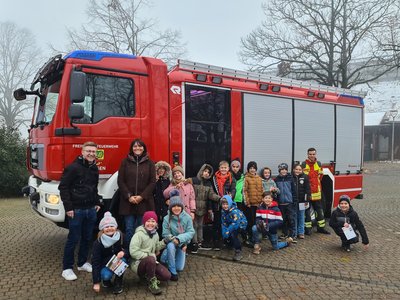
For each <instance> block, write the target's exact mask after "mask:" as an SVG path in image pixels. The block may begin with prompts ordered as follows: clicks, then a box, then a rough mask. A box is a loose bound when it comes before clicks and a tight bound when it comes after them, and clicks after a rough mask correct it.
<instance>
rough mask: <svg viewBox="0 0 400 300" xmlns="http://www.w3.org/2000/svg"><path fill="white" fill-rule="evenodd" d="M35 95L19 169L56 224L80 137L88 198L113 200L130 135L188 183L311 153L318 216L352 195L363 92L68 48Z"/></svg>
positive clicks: (358, 170)
mask: <svg viewBox="0 0 400 300" xmlns="http://www.w3.org/2000/svg"><path fill="white" fill-rule="evenodd" d="M26 95H35V96H36V97H35V106H34V112H33V116H32V123H31V126H30V129H29V146H28V151H27V165H28V168H29V170H30V172H31V173H32V175H31V176H30V179H29V189H28V190H26V192H27V193H28V194H29V198H30V202H31V205H32V207H33V208H34V209H35V210H36V211H37V212H38V213H39V214H40V215H42V216H44V217H45V218H47V219H50V220H52V221H53V222H55V223H57V224H63V223H64V219H65V211H64V208H63V204H62V201H61V199H60V197H59V191H58V184H59V180H60V178H61V175H62V172H63V170H64V168H65V166H67V165H68V164H70V163H71V162H72V161H73V160H74V159H75V158H76V156H77V155H79V154H80V152H81V146H82V144H83V143H84V142H86V141H89V140H90V141H94V142H95V143H97V144H98V150H97V164H98V168H99V170H100V183H99V193H100V195H101V196H102V197H103V200H104V203H105V205H106V206H108V205H110V203H111V202H112V200H113V199H114V201H115V200H117V195H118V185H117V177H118V168H119V165H120V162H121V160H122V159H123V158H124V157H125V156H126V155H127V153H128V151H129V149H128V148H129V145H130V142H131V141H132V140H133V139H134V138H141V139H142V140H143V141H144V142H145V143H146V145H147V147H148V151H149V154H150V158H151V159H152V160H153V161H155V162H156V161H158V160H165V161H168V162H169V163H171V164H180V165H182V166H183V167H184V169H185V172H186V176H195V175H196V174H197V171H198V169H199V168H200V167H201V165H202V164H203V163H204V162H207V163H210V164H212V165H213V166H214V168H215V169H216V168H217V167H218V162H219V161H221V160H228V161H229V160H231V159H233V158H236V157H239V158H240V159H241V161H242V163H243V165H246V164H247V162H249V161H250V160H254V161H256V162H257V163H258V165H259V166H260V167H264V166H268V167H270V168H271V169H272V170H273V175H276V174H277V166H278V164H280V163H282V162H286V163H288V164H289V167H291V165H292V164H293V163H295V162H301V161H303V160H304V159H305V158H306V156H307V149H308V148H310V147H315V148H316V149H317V159H318V160H319V161H321V162H322V165H323V167H324V169H323V170H324V177H323V180H322V184H323V192H324V198H325V205H326V209H327V210H328V211H330V210H331V208H332V207H335V206H336V205H337V204H338V199H339V197H340V196H341V195H342V194H348V195H350V197H352V198H354V197H356V196H360V194H361V193H362V145H363V108H364V105H363V97H364V96H365V94H364V93H362V92H357V91H351V90H347V89H341V88H335V87H328V86H323V85H316V84H310V83H306V82H301V81H296V80H291V79H285V78H279V77H271V76H267V75H263V74H256V73H251V72H243V71H237V70H233V69H227V68H222V67H216V66H211V65H206V64H200V63H195V62H190V61H183V60H180V61H178V64H177V65H176V66H175V67H174V68H173V69H172V70H171V71H169V72H168V69H167V65H166V64H165V63H164V62H162V61H161V60H159V59H155V58H148V57H137V56H134V55H127V54H118V53H107V52H96V51H73V52H71V53H69V54H68V55H65V56H62V55H57V56H55V57H53V58H51V59H50V60H49V61H48V62H47V63H46V64H45V65H44V66H43V67H42V68H41V69H40V70H39V71H38V73H37V75H36V76H35V78H34V80H33V82H32V85H31V88H30V90H24V89H18V90H16V91H15V92H14V97H15V98H16V99H17V100H23V99H25V98H26Z"/></svg>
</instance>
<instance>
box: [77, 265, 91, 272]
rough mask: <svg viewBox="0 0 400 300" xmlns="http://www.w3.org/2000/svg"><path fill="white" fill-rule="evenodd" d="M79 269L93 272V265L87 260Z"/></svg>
mask: <svg viewBox="0 0 400 300" xmlns="http://www.w3.org/2000/svg"><path fill="white" fill-rule="evenodd" d="M78 271H86V272H88V273H92V265H91V264H90V263H88V262H85V263H84V264H83V265H82V266H80V267H78Z"/></svg>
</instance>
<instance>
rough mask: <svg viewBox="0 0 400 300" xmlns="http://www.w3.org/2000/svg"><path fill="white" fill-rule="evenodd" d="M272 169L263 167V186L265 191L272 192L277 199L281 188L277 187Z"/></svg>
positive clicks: (261, 173)
mask: <svg viewBox="0 0 400 300" xmlns="http://www.w3.org/2000/svg"><path fill="white" fill-rule="evenodd" d="M271 174H272V171H271V169H270V168H268V167H265V168H262V169H261V172H260V176H261V180H262V186H263V191H264V192H271V193H272V198H274V199H277V198H278V194H279V189H278V188H277V187H276V183H275V181H274V180H273V179H272V176H271Z"/></svg>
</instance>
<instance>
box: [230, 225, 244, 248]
mask: <svg viewBox="0 0 400 300" xmlns="http://www.w3.org/2000/svg"><path fill="white" fill-rule="evenodd" d="M239 232H242V230H241V229H238V230H234V231H232V232H231V234H230V235H229V239H230V240H231V243H232V247H233V249H235V250H237V251H241V250H242V243H241V242H240V240H239V237H238V235H239Z"/></svg>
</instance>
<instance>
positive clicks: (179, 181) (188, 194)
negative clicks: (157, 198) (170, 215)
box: [163, 166, 196, 220]
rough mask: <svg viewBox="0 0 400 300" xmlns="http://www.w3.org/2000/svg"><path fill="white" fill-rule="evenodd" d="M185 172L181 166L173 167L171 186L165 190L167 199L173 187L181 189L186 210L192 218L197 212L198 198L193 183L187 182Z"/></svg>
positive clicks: (180, 192) (180, 193)
mask: <svg viewBox="0 0 400 300" xmlns="http://www.w3.org/2000/svg"><path fill="white" fill-rule="evenodd" d="M184 175H185V173H184V172H183V169H182V167H181V166H176V167H174V168H173V169H172V176H173V179H172V181H171V184H170V185H169V187H167V188H166V189H165V190H164V193H163V194H164V197H165V199H168V198H169V194H170V192H171V191H172V190H173V189H177V190H178V191H179V195H180V196H181V197H182V198H181V200H182V202H183V206H184V209H185V211H186V212H187V213H188V214H189V215H190V217H191V218H192V220H193V219H194V214H195V212H196V200H195V195H194V189H193V185H191V184H190V183H188V182H186V179H185V177H184Z"/></svg>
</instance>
